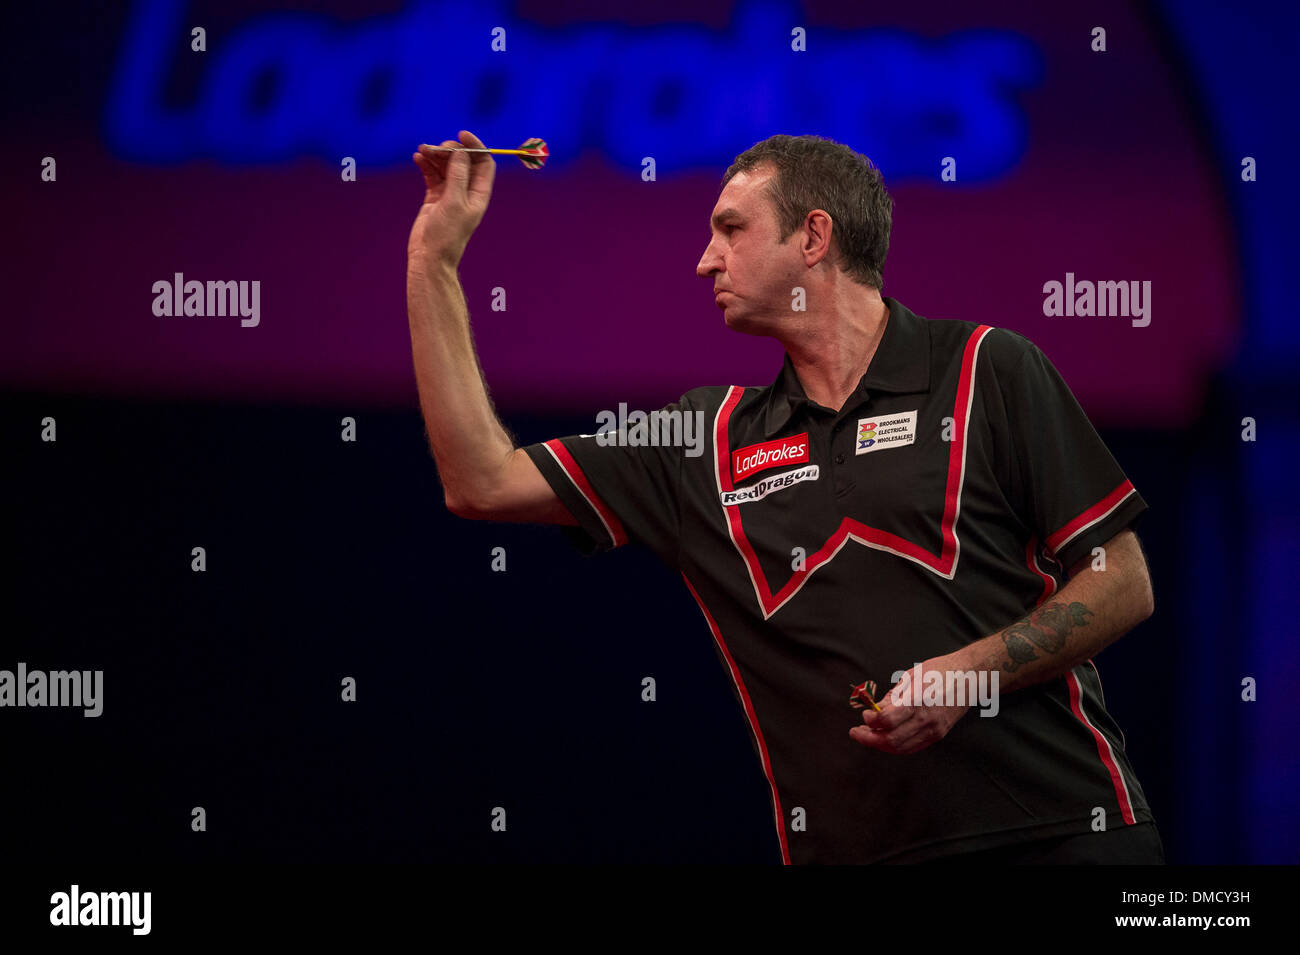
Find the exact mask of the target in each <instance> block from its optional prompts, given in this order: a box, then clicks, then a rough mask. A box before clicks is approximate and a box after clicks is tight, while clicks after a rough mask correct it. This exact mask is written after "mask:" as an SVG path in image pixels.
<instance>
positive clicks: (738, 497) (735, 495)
mask: <svg viewBox="0 0 1300 955" xmlns="http://www.w3.org/2000/svg"><path fill="white" fill-rule="evenodd" d="M817 475H818V471H817V465H815V464H810V465H808V466H807V467H806V468H795V469H794V470H793V471H786V472H785V473H784V474H773V475H772V476H771V477H767V478H763V480H761V481H759V482H758V483H756V484H751V485H750V486H749V487H742V488H737V489H736V490H734V491H723V492H722V503H723V504H744V503H745V502H746V501H758V500H761V499H763V498H765V497H767V496H768V495H769V494H771V493H772V492H773V491H783V490H785V489H786V488H788V487H794V485H796V484H798V483H799V482H800V481H815V480H817Z"/></svg>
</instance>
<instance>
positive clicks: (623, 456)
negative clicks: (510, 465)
mask: <svg viewBox="0 0 1300 955" xmlns="http://www.w3.org/2000/svg"><path fill="white" fill-rule="evenodd" d="M689 414H692V408H691V402H690V399H689V397H688V396H686V395H683V396H682V397H681V398H680V399H679V400H678V401H676V402H673V403H672V404H669V405H666V406H664V407H663V408H660V409H658V410H657V411H652V412H649V413H648V414H644V413H642V414H638V413H636V412H633V413H628V414H626V415H625V416H624V419H623V420H621V421H619V422H617V426H616V427H615V428H613V429H612V430H607V431H604V432H603V433H599V434H575V435H570V436H568V437H566V438H553V439H552V440H550V441H543V442H540V443H538V444H531V445H527V446H526V447H525V448H524V451H525V452H526V453H527V454H528V456H529V457H530V458H531V459H532V461H533V463H534V464H536V465H537V469H538V470H539V471H541V472H542V476H543V477H545V478H546V480H547V482H548V483H549V484H550V485H551V488H552V489H553V490H554V491H555V493H556V496H558V497H559V499H560V500H561V501H563V502H564V505H565V506H566V507H567V508H568V509H569V513H570V514H572V515H573V516H574V518H575V519H577V521H578V526H577V527H573V526H566V527H564V528H563V530H564V533H565V536H566V537H567V538H568V540H569V541H570V542H571V543H572V544H573V545H574V546H575V547H577V548H578V549H579V550H580V551H582V552H583V553H584V554H588V555H591V554H596V553H601V552H603V551H607V550H612V549H613V548H615V547H621V546H622V545H624V544H626V543H628V542H629V541H635V542H637V543H641V544H644V545H645V546H647V547H649V548H650V550H652V551H653V552H654V553H655V554H657V555H658V556H659V557H660V558H662V559H663V560H664V561H665V562H667V563H668V564H669V566H671V567H677V566H678V549H679V540H680V534H681V520H680V515H681V501H680V495H681V483H682V464H683V461H682V458H683V456H684V454H685V451H686V448H685V447H684V440H685V439H684V436H685V438H689V436H690V435H691V434H693V433H694V430H695V425H696V422H695V421H694V420H691V421H690V422H688V421H687V420H686V418H687V415H689Z"/></svg>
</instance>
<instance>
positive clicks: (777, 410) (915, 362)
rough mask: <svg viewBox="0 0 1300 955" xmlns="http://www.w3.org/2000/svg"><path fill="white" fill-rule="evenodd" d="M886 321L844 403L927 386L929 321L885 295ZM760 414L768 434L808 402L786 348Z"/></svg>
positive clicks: (910, 391)
mask: <svg viewBox="0 0 1300 955" xmlns="http://www.w3.org/2000/svg"><path fill="white" fill-rule="evenodd" d="M883 301H884V303H885V304H886V305H887V306H889V321H888V322H887V323H886V324H885V334H884V335H883V336H881V339H880V344H879V345H878V346H877V347H876V354H875V355H874V356H873V357H872V359H871V365H870V367H869V368H867V373H866V374H865V375H863V376H862V379H861V380H860V381H859V382H858V387H857V389H856V390H855V391H854V393H853V394H852V395H850V396H849V399H848V401H847V402H846V406H852V405H855V404H858V403H860V402H861V401H863V400H865V399H866V398H867V397H868V396H869V394H870V393H871V392H875V391H884V392H890V393H892V394H909V393H912V392H923V391H929V390H930V325H929V322H927V321H926V320H925V319H923V318H921V317H920V316H918V315H916V314H914V313H913V312H912V311H911V310H910V309H908V308H907V306H905V305H903V303H902V302H899V301H898V300H897V299H893V298H889V297H888V296H885V297H884V298H883ZM767 391H768V394H767V408H766V409H765V411H764V415H763V431H764V435H765V436H766V437H768V438H771V437H772V436H773V435H775V434H776V433H777V432H778V431H780V430H781V429H782V428H783V427H785V425H786V424H787V422H789V420H790V419H791V418H792V417H793V416H794V413H795V409H797V408H798V409H802V408H804V407H806V406H807V405H809V404H810V403H811V399H809V397H808V396H807V394H805V393H804V390H803V385H801V384H800V383H799V376H798V375H797V374H795V370H794V363H793V362H792V361H791V360H790V355H789V353H788V352H787V353H786V356H785V362H784V363H783V364H782V366H781V373H780V374H779V375H777V378H776V381H774V382H773V383H772V385H771V386H770V387H769V388H768V389H767Z"/></svg>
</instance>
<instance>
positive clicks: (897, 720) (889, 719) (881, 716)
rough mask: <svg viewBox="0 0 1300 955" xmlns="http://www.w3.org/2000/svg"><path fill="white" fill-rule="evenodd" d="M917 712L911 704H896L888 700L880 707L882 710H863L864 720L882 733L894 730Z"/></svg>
mask: <svg viewBox="0 0 1300 955" xmlns="http://www.w3.org/2000/svg"><path fill="white" fill-rule="evenodd" d="M915 715H916V714H915V713H914V711H913V708H912V707H910V706H894V705H892V704H891V703H890V702H889V701H888V700H886V701H885V703H884V704H882V705H881V707H880V712H879V713H877V712H876V711H875V710H863V711H862V722H863V723H864V724H865V725H866V726H867V727H869V728H870V729H872V730H875V731H876V732H880V733H889V732H892V731H894V730H896V729H898V727H900V726H902V725H903V724H904V723H906V722H907V721H908V720H910V719H911V718H912V717H913V716H915Z"/></svg>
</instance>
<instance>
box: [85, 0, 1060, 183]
mask: <svg viewBox="0 0 1300 955" xmlns="http://www.w3.org/2000/svg"><path fill="white" fill-rule="evenodd" d="M186 7H187V5H186V3H185V2H184V0H143V2H140V3H137V5H136V6H135V8H134V9H133V10H132V14H131V16H130V20H129V23H128V26H127V29H126V34H125V40H124V42H123V45H122V49H121V55H120V60H119V64H118V67H117V70H116V73H115V76H114V78H113V83H112V87H111V89H110V91H109V95H108V100H107V104H106V112H105V125H106V136H107V140H108V142H109V144H110V146H111V147H112V148H113V150H114V151H115V152H117V153H118V154H119V155H122V156H124V157H126V158H129V159H132V160H137V161H145V162H178V161H183V160H187V159H193V158H199V157H210V158H217V159H221V160H225V161H228V162H234V163H267V162H278V161H282V160H285V159H290V158H292V157H295V156H300V155H318V156H322V157H325V158H327V159H330V160H331V161H334V162H337V160H338V159H339V158H340V157H342V156H353V157H355V158H356V159H357V160H358V161H359V162H362V163H369V164H378V163H390V162H405V161H406V160H407V158H408V157H409V156H410V153H411V150H412V148H413V147H414V146H415V144H416V143H420V142H428V141H439V140H442V139H447V138H454V137H455V133H456V130H457V129H465V128H468V129H473V130H474V131H475V132H477V133H479V134H480V135H481V136H484V137H485V138H498V139H499V138H500V136H499V135H497V132H498V131H500V133H501V134H502V135H505V136H507V137H509V136H513V137H514V139H515V140H516V141H522V139H524V138H526V137H528V136H541V137H543V138H545V139H546V140H547V141H548V143H549V144H550V146H551V156H552V158H551V160H550V162H551V165H552V166H559V165H562V164H563V163H564V162H565V161H566V160H567V159H571V158H573V157H574V156H576V155H577V154H578V153H579V152H580V151H582V150H584V149H595V150H598V151H600V152H601V153H603V154H605V155H606V156H608V157H609V158H610V160H611V161H612V162H614V163H617V164H619V165H622V166H627V167H632V168H640V164H641V160H642V159H643V157H645V156H654V157H655V160H656V163H657V166H658V171H659V172H660V173H666V172H671V171H673V170H679V169H685V168H689V167H701V166H703V167H710V168H717V166H718V165H719V164H726V163H728V162H730V160H731V159H732V158H734V156H735V155H736V153H738V152H740V151H741V150H742V149H744V148H746V147H748V146H750V145H752V144H753V143H755V142H757V141H759V140H761V139H765V138H766V137H768V136H770V135H771V134H772V133H777V132H785V133H795V134H797V133H808V132H811V133H817V134H819V135H823V136H829V137H831V138H832V139H837V140H840V141H841V142H846V143H848V144H850V145H851V146H853V147H854V148H855V149H857V150H859V151H860V152H863V153H866V154H867V155H869V156H871V157H872V159H873V160H874V161H875V162H876V163H877V164H878V165H879V166H880V167H881V169H882V170H883V171H884V172H885V174H886V176H887V177H888V178H889V179H890V180H891V181H892V180H897V179H899V178H902V177H909V176H924V177H926V178H929V179H934V178H936V177H937V176H938V172H939V167H940V160H941V159H942V157H944V156H954V157H956V159H957V170H958V177H959V180H960V181H963V182H969V181H978V180H981V179H988V178H990V177H992V176H995V175H997V174H999V173H1001V172H1004V171H1006V170H1008V169H1009V168H1011V166H1012V165H1014V164H1015V162H1016V161H1017V159H1018V158H1019V157H1020V155H1021V154H1022V153H1023V152H1024V149H1025V143H1026V139H1027V130H1026V121H1025V117H1024V114H1023V112H1022V111H1021V109H1020V107H1019V105H1018V103H1017V101H1016V96H1017V95H1018V93H1019V91H1020V90H1022V89H1025V88H1027V87H1030V86H1033V85H1035V84H1036V83H1037V82H1038V81H1039V80H1040V79H1041V75H1042V59H1041V56H1040V54H1039V52H1038V50H1037V48H1036V47H1035V46H1034V45H1033V44H1032V43H1031V42H1030V41H1029V40H1028V39H1026V38H1025V37H1023V36H1020V35H1018V34H1015V33H1010V32H1006V31H994V30H977V31H965V32H962V33H956V34H952V35H950V36H948V37H944V38H942V39H939V40H931V39H927V38H923V37H919V36H915V35H912V34H909V33H904V32H902V31H899V30H883V29H873V30H860V31H843V30H836V29H829V28H826V29H823V28H818V27H816V26H808V24H807V21H806V20H805V19H804V18H803V17H802V16H801V15H800V12H799V8H798V6H797V5H794V4H785V3H780V2H777V3H772V2H749V3H742V4H741V5H738V6H737V8H736V14H735V18H734V21H733V23H732V24H731V26H730V27H729V29H727V30H726V31H721V32H720V31H715V30H710V29H706V28H703V27H698V26H690V25H686V26H683V25H668V26H648V27H636V28H633V27H624V26H611V25H605V24H580V25H574V26H566V27H562V28H541V27H537V26H535V25H533V24H531V23H528V22H525V21H522V20H519V19H517V18H515V17H514V16H513V15H510V14H508V13H507V12H506V11H505V9H504V5H503V4H500V3H478V2H465V0H460V2H454V0H444V2H417V3H412V4H410V5H409V6H408V7H406V8H405V9H404V10H402V11H401V12H399V13H396V14H392V15H387V16H380V17H373V18H370V19H367V20H362V21H357V22H352V23H339V22H336V21H332V20H330V19H328V18H325V17H321V16H317V15H314V14H308V13H275V14H267V15H263V16H259V17H256V18H254V19H250V20H249V21H248V22H246V23H243V24H241V25H240V26H239V27H237V28H236V29H234V30H232V31H229V32H225V33H222V34H220V35H212V36H209V37H208V38H207V52H193V51H191V49H190V39H189V31H190V28H191V27H192V26H196V25H198V26H201V25H202V24H201V23H200V24H194V23H191V22H190V20H189V18H188V17H187V9H186ZM796 26H803V27H805V28H807V31H808V35H807V41H806V42H807V51H806V52H796V51H794V50H792V49H791V31H792V29H793V28H794V27H796ZM497 27H503V28H504V29H505V36H506V50H505V51H504V52H494V51H493V50H492V49H491V46H490V44H491V39H492V36H493V32H492V31H493V30H494V28H497ZM187 56H190V57H202V58H203V59H202V60H201V81H200V84H199V90H198V94H197V96H196V97H195V99H194V101H193V102H191V103H189V104H186V105H184V106H181V107H176V106H172V105H168V103H167V90H168V88H169V82H170V80H171V77H172V74H173V71H174V70H175V68H176V63H177V60H178V58H180V57H187ZM508 145H514V142H510V143H508Z"/></svg>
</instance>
